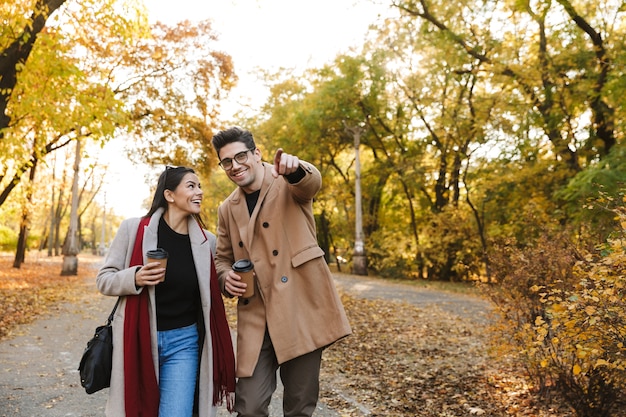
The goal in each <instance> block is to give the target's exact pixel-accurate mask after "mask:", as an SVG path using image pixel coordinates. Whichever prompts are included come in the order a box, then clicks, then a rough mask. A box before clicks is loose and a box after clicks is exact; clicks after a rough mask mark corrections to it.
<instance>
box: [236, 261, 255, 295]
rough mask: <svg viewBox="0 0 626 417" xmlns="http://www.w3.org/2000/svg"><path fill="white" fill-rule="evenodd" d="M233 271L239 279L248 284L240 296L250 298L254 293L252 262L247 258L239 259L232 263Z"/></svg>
mask: <svg viewBox="0 0 626 417" xmlns="http://www.w3.org/2000/svg"><path fill="white" fill-rule="evenodd" d="M233 271H235V272H236V273H237V275H239V276H240V277H241V281H242V282H245V283H246V284H248V286H247V287H246V292H245V293H244V294H243V295H242V296H241V297H242V298H250V297H252V296H253V295H254V264H253V263H252V261H250V260H249V259H240V260H238V261H237V262H235V263H234V264H233Z"/></svg>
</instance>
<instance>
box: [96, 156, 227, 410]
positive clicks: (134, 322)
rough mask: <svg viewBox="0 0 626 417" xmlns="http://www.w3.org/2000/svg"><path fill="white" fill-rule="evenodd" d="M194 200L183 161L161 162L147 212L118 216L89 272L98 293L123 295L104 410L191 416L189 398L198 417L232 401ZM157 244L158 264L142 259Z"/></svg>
mask: <svg viewBox="0 0 626 417" xmlns="http://www.w3.org/2000/svg"><path fill="white" fill-rule="evenodd" d="M201 201H202V189H201V188H200V182H199V179H198V176H197V175H196V174H195V173H194V171H193V170H192V169H191V168H186V167H175V168H170V167H168V168H166V170H165V171H164V172H163V173H161V175H160V177H159V181H158V184H157V189H156V192H155V194H154V198H153V200H152V206H151V207H150V210H149V211H148V213H147V214H146V215H145V216H144V217H142V218H133V219H127V220H124V221H123V222H122V224H121V225H120V228H119V230H118V232H117V234H116V236H115V238H114V240H113V243H112V244H111V247H110V249H109V252H108V253H107V256H106V258H105V260H104V265H103V266H102V268H101V269H100V271H99V272H98V276H97V279H96V282H97V286H98V289H99V290H100V292H101V293H102V294H105V295H112V296H121V297H122V298H121V302H120V305H119V307H118V309H117V311H116V313H115V318H114V320H113V369H112V374H111V388H110V390H109V400H108V402H107V406H106V415H107V416H115V417H121V416H127V417H135V416H138V415H142V416H154V417H156V416H157V415H158V416H160V417H178V416H180V417H190V416H191V415H192V413H193V411H194V402H195V405H196V407H197V412H198V413H199V415H200V417H203V416H215V415H216V412H217V409H216V405H218V404H221V403H222V400H223V399H226V401H227V406H228V408H229V410H230V409H231V407H232V400H233V392H234V387H235V377H234V358H233V348H232V341H231V338H230V331H229V329H228V324H227V323H226V315H225V312H224V304H223V303H222V299H221V295H220V292H219V287H218V286H217V277H216V274H215V267H214V264H213V254H214V253H215V235H213V234H212V233H210V232H208V231H207V230H205V228H204V226H203V223H202V220H201V219H200V203H201ZM157 247H158V248H162V249H165V251H167V252H168V253H169V257H168V260H167V266H166V268H162V267H161V266H160V264H159V263H158V262H150V263H146V261H145V259H146V257H145V254H146V252H147V251H149V250H152V249H156V248H157ZM194 398H195V401H194Z"/></svg>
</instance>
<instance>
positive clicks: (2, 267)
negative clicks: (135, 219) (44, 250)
mask: <svg viewBox="0 0 626 417" xmlns="http://www.w3.org/2000/svg"><path fill="white" fill-rule="evenodd" d="M95 259H96V258H93V257H90V256H88V255H85V256H83V255H79V267H78V275H75V276H61V266H62V263H63V257H61V256H54V257H47V256H45V255H43V254H39V253H30V254H29V255H28V256H27V259H26V262H25V263H23V264H22V265H21V268H13V256H12V255H10V254H6V253H4V254H0V340H4V339H6V338H8V337H11V336H12V335H13V333H14V332H15V330H16V328H17V327H18V326H19V325H20V324H25V323H30V322H31V321H33V320H34V319H35V318H37V317H38V316H40V315H42V314H46V313H48V312H49V311H50V310H51V309H54V307H55V305H56V304H57V303H60V302H67V301H71V300H73V299H75V298H76V297H78V296H79V295H80V294H81V291H83V290H84V286H85V285H86V284H85V281H86V279H88V278H89V277H94V276H95V273H94V269H93V268H92V267H91V266H92V265H93V262H94V261H95Z"/></svg>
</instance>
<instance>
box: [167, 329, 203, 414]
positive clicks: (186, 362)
mask: <svg viewBox="0 0 626 417" xmlns="http://www.w3.org/2000/svg"><path fill="white" fill-rule="evenodd" d="M158 342H159V393H160V397H161V398H160V401H159V417H191V415H192V413H193V402H194V394H195V391H196V379H197V373H198V328H197V327H196V325H195V324H192V325H191V326H187V327H181V328H179V329H172V330H166V331H160V332H158Z"/></svg>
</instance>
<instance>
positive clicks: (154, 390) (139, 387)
mask: <svg viewBox="0 0 626 417" xmlns="http://www.w3.org/2000/svg"><path fill="white" fill-rule="evenodd" d="M149 222H150V218H147V217H146V218H142V219H141V221H140V223H139V228H138V229H137V238H136V239H135V246H134V247H133V253H132V256H131V260H130V266H137V265H143V249H142V242H143V232H144V228H145V226H146V225H147V224H148V223H149ZM200 230H202V227H201V228H200ZM202 232H203V233H204V230H202ZM205 237H206V236H205ZM210 279H211V310H210V319H209V320H210V329H211V340H212V344H211V345H212V346H213V405H218V404H222V403H223V401H224V399H225V400H226V407H227V409H228V411H231V412H232V409H233V406H234V393H235V355H234V353H233V345H232V339H231V337H230V329H229V327H228V322H227V320H226V312H225V310H224V302H223V300H222V296H221V293H220V289H219V284H218V282H217V272H216V270H215V264H214V262H213V255H212V254H211V278H210ZM126 298H127V300H126V312H125V314H126V317H125V320H124V401H125V408H126V416H127V417H158V414H159V386H158V383H157V380H156V374H155V371H154V363H153V361H152V349H151V346H150V314H149V311H148V303H149V297H148V291H142V292H141V293H139V294H138V295H134V296H128V297H126Z"/></svg>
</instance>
